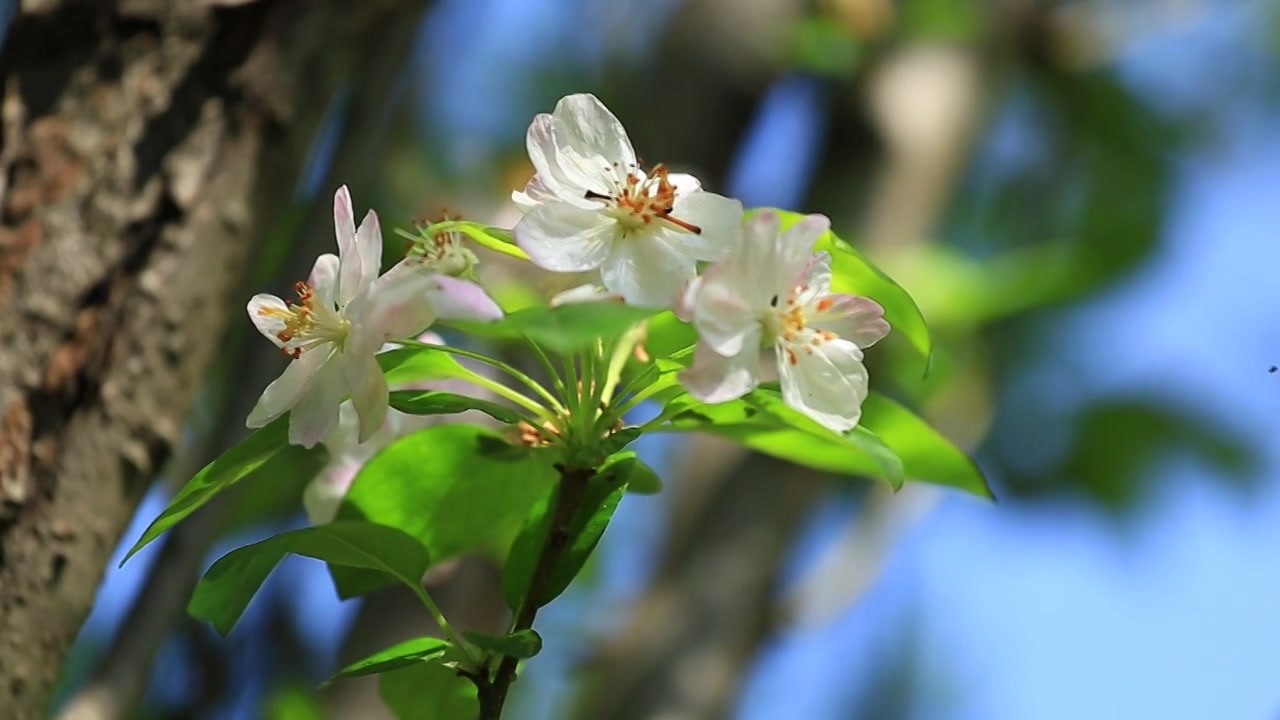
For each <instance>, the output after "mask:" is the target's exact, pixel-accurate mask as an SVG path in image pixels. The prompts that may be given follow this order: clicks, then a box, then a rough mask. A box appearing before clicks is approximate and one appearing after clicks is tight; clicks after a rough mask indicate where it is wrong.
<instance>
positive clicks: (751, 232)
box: [715, 210, 794, 311]
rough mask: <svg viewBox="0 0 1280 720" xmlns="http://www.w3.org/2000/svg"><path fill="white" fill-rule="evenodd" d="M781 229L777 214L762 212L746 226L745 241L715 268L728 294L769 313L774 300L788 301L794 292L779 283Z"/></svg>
mask: <svg viewBox="0 0 1280 720" xmlns="http://www.w3.org/2000/svg"><path fill="white" fill-rule="evenodd" d="M780 227H781V221H780V220H779V218H778V214H777V213H775V212H773V211H772V210H761V211H759V212H758V213H756V214H755V215H753V216H751V218H750V219H748V220H747V221H746V222H744V223H743V224H742V236H741V240H740V241H739V242H738V244H737V246H736V247H735V248H734V249H733V251H732V252H731V253H730V254H729V256H728V257H727V258H725V259H724V260H723V261H722V262H720V263H718V264H717V265H716V266H715V267H716V268H717V272H716V275H717V276H718V277H719V280H717V282H719V283H721V284H723V285H724V286H725V289H724V292H736V293H737V294H739V295H740V296H741V297H742V298H744V300H745V302H747V304H749V305H750V306H751V307H752V308H754V309H756V310H760V311H764V310H766V309H768V308H769V307H770V306H771V305H773V304H775V303H774V297H776V296H779V295H781V296H782V297H784V298H785V297H786V293H787V292H789V291H790V290H791V284H790V283H787V284H785V285H781V284H779V283H778V280H777V278H778V243H779V237H780V236H779V232H780V230H779V228H780ZM792 279H793V280H794V277H793V278H792Z"/></svg>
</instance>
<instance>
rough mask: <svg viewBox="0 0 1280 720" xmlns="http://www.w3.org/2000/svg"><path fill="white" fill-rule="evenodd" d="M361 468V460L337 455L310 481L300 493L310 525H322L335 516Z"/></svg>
mask: <svg viewBox="0 0 1280 720" xmlns="http://www.w3.org/2000/svg"><path fill="white" fill-rule="evenodd" d="M362 467H364V460H363V459H358V458H352V457H347V456H344V455H339V456H338V457H336V458H334V459H333V460H331V461H330V462H329V464H327V465H325V467H324V468H323V469H322V470H321V471H320V472H319V474H317V475H316V477H315V478H314V479H312V481H311V483H310V484H308V485H307V489H306V490H305V491H303V493H302V507H303V509H305V510H306V511H307V519H308V520H309V521H311V524H312V525H323V524H325V523H327V522H329V521H330V520H333V518H334V517H336V516H337V514H338V508H339V507H341V506H342V501H343V499H345V498H346V497H347V491H348V490H350V489H351V483H352V482H353V481H354V480H355V479H356V474H357V473H359V472H360V468H362Z"/></svg>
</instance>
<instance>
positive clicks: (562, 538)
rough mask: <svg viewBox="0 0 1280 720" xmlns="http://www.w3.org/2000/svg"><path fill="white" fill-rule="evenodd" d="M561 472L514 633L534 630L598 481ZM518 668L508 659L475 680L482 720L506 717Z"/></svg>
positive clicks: (575, 471)
mask: <svg viewBox="0 0 1280 720" xmlns="http://www.w3.org/2000/svg"><path fill="white" fill-rule="evenodd" d="M557 469H559V471H560V483H559V484H558V486H557V488H556V495H555V498H554V500H553V502H554V506H553V508H554V509H553V510H552V519H551V529H550V531H549V532H548V534H547V539H546V541H545V542H544V543H543V546H542V551H541V552H540V553H539V554H538V562H537V564H536V565H535V566H534V570H533V577H532V578H530V580H529V588H528V590H526V591H525V596H524V599H522V600H521V601H520V610H519V612H517V613H516V616H515V620H514V621H513V622H512V624H511V632H513V633H516V632H520V631H521V630H528V629H530V628H532V627H533V620H534V618H535V617H536V616H537V614H538V608H540V607H541V606H542V604H543V603H542V600H543V597H544V596H545V595H546V594H547V586H548V584H549V583H550V582H551V578H552V575H553V574H554V573H555V569H556V566H557V565H559V564H560V561H561V560H562V559H563V558H564V553H565V550H567V549H568V547H569V541H570V539H571V538H570V525H571V524H572V523H573V518H574V516H575V515H576V514H577V513H578V510H579V508H580V507H581V505H582V500H583V497H584V496H585V495H586V491H587V486H588V484H590V482H591V478H593V477H595V470H592V469H590V468H567V467H565V466H563V465H560V466H558V467H557ZM518 664H519V660H518V659H517V658H514V657H511V656H510V655H506V656H503V658H502V661H501V662H500V663H499V664H498V669H497V672H495V673H494V675H493V678H492V679H490V678H488V677H478V678H477V677H472V681H474V682H475V683H476V691H477V694H478V697H479V700H480V720H499V718H501V717H502V708H503V706H504V705H505V704H506V702H507V692H508V691H509V690H510V689H511V683H512V682H514V681H515V679H516V665H518Z"/></svg>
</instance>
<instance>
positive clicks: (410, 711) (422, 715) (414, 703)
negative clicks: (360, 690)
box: [378, 662, 480, 720]
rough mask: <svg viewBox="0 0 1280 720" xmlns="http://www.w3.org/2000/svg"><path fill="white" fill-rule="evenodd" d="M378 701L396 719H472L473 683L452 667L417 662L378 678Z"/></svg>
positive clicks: (476, 705) (477, 709)
mask: <svg viewBox="0 0 1280 720" xmlns="http://www.w3.org/2000/svg"><path fill="white" fill-rule="evenodd" d="M378 694H379V695H381V696H382V702H384V703H386V704H387V707H388V708H390V710H391V711H392V712H393V713H395V716H396V717H397V718H399V719H400V720H473V719H474V718H475V717H477V716H478V715H479V714H480V705H479V702H477V700H476V686H475V685H474V684H473V683H472V682H471V681H470V680H467V679H466V678H463V677H459V676H458V674H457V671H455V670H453V669H452V668H449V667H446V666H444V665H440V664H438V663H432V662H420V663H414V664H413V665H409V666H408V667H403V668H400V669H399V670H392V671H391V672H386V673H383V674H382V675H380V676H379V677H378Z"/></svg>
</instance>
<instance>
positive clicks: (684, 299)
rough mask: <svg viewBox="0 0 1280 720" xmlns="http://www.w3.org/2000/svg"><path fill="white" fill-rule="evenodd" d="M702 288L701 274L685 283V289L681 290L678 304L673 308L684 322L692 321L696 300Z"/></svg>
mask: <svg viewBox="0 0 1280 720" xmlns="http://www.w3.org/2000/svg"><path fill="white" fill-rule="evenodd" d="M701 289H702V276H701V275H699V276H698V277H695V278H694V279H692V280H690V281H689V282H688V283H686V284H685V286H684V290H681V291H680V295H679V296H678V297H677V298H676V304H675V306H674V307H673V308H671V309H672V310H673V311H674V312H675V314H676V317H678V318H680V319H681V320H683V321H684V322H691V321H692V320H693V315H694V313H695V312H696V309H695V308H696V305H695V302H696V301H697V299H698V292H699V291H700V290H701Z"/></svg>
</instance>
